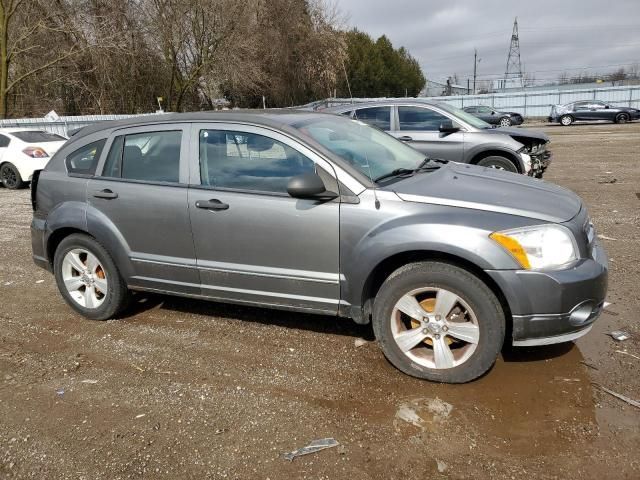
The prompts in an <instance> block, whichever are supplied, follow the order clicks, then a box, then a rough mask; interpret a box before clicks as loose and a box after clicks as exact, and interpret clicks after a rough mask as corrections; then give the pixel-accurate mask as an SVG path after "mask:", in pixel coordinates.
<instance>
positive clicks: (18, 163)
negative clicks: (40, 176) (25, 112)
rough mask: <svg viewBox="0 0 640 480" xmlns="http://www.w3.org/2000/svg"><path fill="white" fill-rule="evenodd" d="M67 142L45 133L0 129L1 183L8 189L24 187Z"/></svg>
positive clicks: (26, 129) (28, 129) (20, 129)
mask: <svg viewBox="0 0 640 480" xmlns="http://www.w3.org/2000/svg"><path fill="white" fill-rule="evenodd" d="M66 141H67V139H66V138H65V137H62V136H60V135H56V134H55V133H49V132H45V131H44V130H34V129H30V128H3V129H0V182H2V185H4V186H5V187H6V188H11V189H16V188H20V187H22V186H24V184H25V183H26V182H30V181H31V177H32V176H33V172H34V171H36V170H42V169H43V168H44V167H45V166H46V165H47V163H48V162H49V159H50V158H51V157H52V156H53V154H54V153H56V152H57V151H58V149H60V147H62V145H64V142H66Z"/></svg>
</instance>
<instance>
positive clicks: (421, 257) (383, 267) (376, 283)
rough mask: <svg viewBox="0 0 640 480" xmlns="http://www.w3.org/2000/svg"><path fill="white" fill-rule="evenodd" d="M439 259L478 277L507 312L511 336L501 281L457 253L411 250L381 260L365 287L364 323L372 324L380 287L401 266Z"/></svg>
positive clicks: (363, 297) (363, 292)
mask: <svg viewBox="0 0 640 480" xmlns="http://www.w3.org/2000/svg"><path fill="white" fill-rule="evenodd" d="M429 261H432V262H439V263H447V264H450V265H454V266H456V267H459V268H462V269H464V270H467V271H468V272H470V273H471V274H473V275H475V276H476V277H478V278H479V279H480V280H481V281H482V282H484V283H485V285H487V287H488V288H489V289H490V290H491V291H492V292H493V293H494V295H495V296H496V297H497V298H498V300H499V302H500V304H501V305H502V308H503V310H504V313H505V319H506V323H507V324H506V327H507V335H508V336H507V337H506V338H510V335H511V328H512V325H511V324H512V319H511V309H510V307H509V302H508V301H507V298H506V296H505V294H504V292H503V291H502V289H501V288H500V287H499V286H498V284H497V283H496V282H495V281H494V280H493V279H492V278H491V277H490V276H489V275H487V273H486V272H485V271H484V270H483V269H482V268H481V267H479V266H478V265H476V264H475V263H473V262H472V261H470V260H467V259H465V258H463V257H460V256H458V255H454V254H451V253H446V252H439V251H434V250H411V251H406V252H401V253H396V254H394V255H391V256H389V257H387V258H385V259H384V260H381V261H380V262H379V263H378V264H377V265H376V266H375V267H374V268H373V269H372V270H371V272H370V273H369V275H368V276H367V278H366V280H365V282H364V284H363V287H362V297H361V298H362V301H361V304H360V305H361V309H362V322H359V323H369V322H370V321H371V315H372V312H373V300H374V299H375V297H376V295H377V293H378V291H379V290H380V287H382V284H383V283H384V282H385V280H386V279H387V278H389V276H390V275H391V274H392V273H393V272H395V271H396V270H398V269H399V268H402V267H404V266H405V265H409V264H411V263H417V262H429Z"/></svg>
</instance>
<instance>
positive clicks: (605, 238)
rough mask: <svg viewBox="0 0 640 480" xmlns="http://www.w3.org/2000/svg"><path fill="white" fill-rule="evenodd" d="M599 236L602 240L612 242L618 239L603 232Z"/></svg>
mask: <svg viewBox="0 0 640 480" xmlns="http://www.w3.org/2000/svg"><path fill="white" fill-rule="evenodd" d="M598 238H599V239H601V240H611V241H612V242H615V241H616V240H617V238H612V237H607V236H606V235H602V234H598Z"/></svg>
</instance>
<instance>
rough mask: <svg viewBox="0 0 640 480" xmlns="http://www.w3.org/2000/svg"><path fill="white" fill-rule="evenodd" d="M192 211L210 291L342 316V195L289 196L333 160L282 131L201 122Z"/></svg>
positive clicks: (328, 181)
mask: <svg viewBox="0 0 640 480" xmlns="http://www.w3.org/2000/svg"><path fill="white" fill-rule="evenodd" d="M192 152H193V154H192V160H191V188H190V189H189V212H190V217H191V226H192V230H193V241H194V245H195V250H196V256H197V266H198V270H199V272H200V279H201V284H202V294H203V295H204V296H207V297H209V298H213V299H221V300H228V301H233V302H240V303H249V304H261V305H264V304H268V305H272V306H279V307H284V308H292V309H297V310H313V311H316V312H323V313H330V314H335V313H337V311H338V302H339V299H340V283H339V280H340V275H339V273H340V272H339V255H340V252H339V212H340V202H339V199H335V200H332V201H319V200H303V199H295V198H292V197H290V196H289V195H288V194H287V192H286V188H287V183H288V181H289V179H290V178H291V177H293V176H296V175H300V174H303V173H308V172H313V171H314V170H317V171H318V173H319V174H320V175H321V177H323V178H324V181H325V185H326V186H327V189H330V190H333V191H337V183H336V181H335V173H334V171H333V168H332V166H331V165H330V164H329V163H328V162H326V161H325V160H323V159H322V158H320V157H319V156H317V155H316V154H314V153H313V152H311V151H310V150H309V149H307V148H306V147H304V146H302V145H300V144H298V143H297V142H295V141H294V140H292V139H290V138H289V137H287V136H285V135H283V134H280V133H278V132H275V131H272V130H269V129H266V128H263V127H257V126H248V125H242V124H227V125H225V124H206V123H205V124H200V125H194V129H193V133H192Z"/></svg>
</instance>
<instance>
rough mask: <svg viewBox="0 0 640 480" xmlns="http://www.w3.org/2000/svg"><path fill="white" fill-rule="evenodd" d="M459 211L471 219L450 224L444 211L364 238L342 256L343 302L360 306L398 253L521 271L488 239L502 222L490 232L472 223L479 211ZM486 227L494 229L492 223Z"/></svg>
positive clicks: (404, 219)
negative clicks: (385, 264) (377, 274)
mask: <svg viewBox="0 0 640 480" xmlns="http://www.w3.org/2000/svg"><path fill="white" fill-rule="evenodd" d="M457 210H458V217H460V216H463V217H466V216H469V220H468V221H466V220H465V219H464V218H462V219H459V221H457V222H456V224H451V223H448V222H450V221H451V211H442V212H441V213H439V214H436V215H429V216H428V217H429V218H428V219H427V218H425V219H424V220H423V221H421V222H419V223H416V217H415V216H412V215H410V216H406V217H400V218H396V219H395V220H393V221H391V222H385V223H384V224H381V225H378V226H376V227H375V228H373V229H372V230H371V231H369V232H367V234H366V235H362V236H361V238H360V239H359V241H358V242H357V244H356V245H355V246H354V247H353V248H352V249H350V252H349V253H350V254H348V255H344V256H343V257H342V258H343V260H342V271H343V273H344V278H345V285H344V286H343V299H344V300H345V301H347V302H348V303H350V304H351V305H361V302H362V295H363V292H364V290H365V288H366V286H367V282H368V280H369V278H370V277H371V275H372V274H373V272H374V271H375V270H376V268H377V267H378V266H379V265H381V264H382V262H384V261H386V260H387V259H390V258H391V257H393V256H396V255H398V254H405V253H423V254H427V253H428V254H435V256H438V254H442V255H443V256H447V257H456V258H459V259H461V260H463V261H465V262H468V263H471V264H473V265H475V266H476V267H478V268H480V269H482V270H510V269H517V268H519V265H518V264H517V262H516V260H515V259H514V258H513V257H512V256H511V255H510V254H508V253H507V252H506V251H505V250H504V249H503V248H502V247H500V246H499V245H498V244H496V243H495V242H494V241H492V240H491V239H490V238H489V235H490V234H491V233H492V232H493V231H496V230H499V229H500V228H499V227H500V224H499V223H496V224H495V227H496V228H495V229H492V230H487V229H486V226H485V227H484V228H483V227H480V226H479V225H478V224H477V223H478V220H477V218H476V221H475V222H474V221H473V220H472V217H473V216H474V214H475V216H476V217H477V216H479V212H474V211H469V212H465V213H462V212H463V211H462V210H460V209H457ZM496 218H497V217H496ZM474 224H475V226H470V225H474ZM487 226H489V227H492V225H491V223H488V224H487ZM345 247H346V246H345ZM344 250H345V248H343V251H344Z"/></svg>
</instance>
